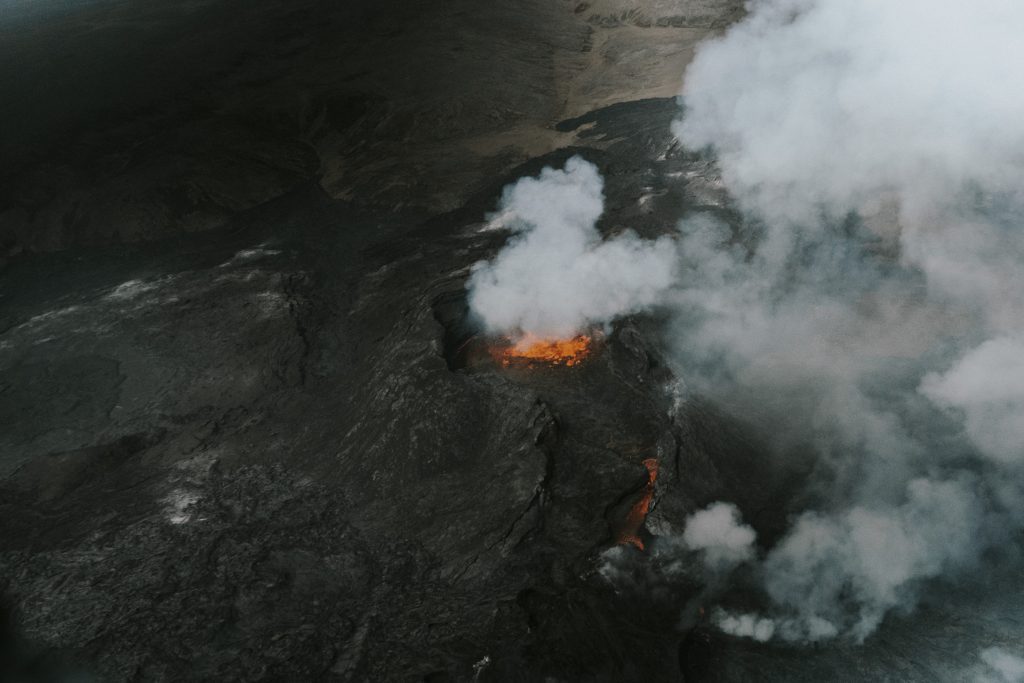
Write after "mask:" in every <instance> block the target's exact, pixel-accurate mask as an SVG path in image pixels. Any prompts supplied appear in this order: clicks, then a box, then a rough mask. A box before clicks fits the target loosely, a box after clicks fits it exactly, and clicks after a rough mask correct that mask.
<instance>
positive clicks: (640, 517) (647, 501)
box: [617, 458, 658, 550]
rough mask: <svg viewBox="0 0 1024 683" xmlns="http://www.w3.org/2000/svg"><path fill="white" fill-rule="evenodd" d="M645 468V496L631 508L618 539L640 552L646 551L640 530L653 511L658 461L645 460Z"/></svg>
mask: <svg viewBox="0 0 1024 683" xmlns="http://www.w3.org/2000/svg"><path fill="white" fill-rule="evenodd" d="M644 467H646V468H647V486H645V487H644V495H643V496H642V497H641V498H640V500H638V501H637V502H635V503H634V504H633V507H632V508H630V510H629V514H628V515H626V521H625V524H623V527H622V531H620V532H619V536H618V539H617V540H618V542H619V544H620V545H621V544H625V543H628V544H630V545H632V546H635V547H636V548H639V549H640V550H643V549H644V542H643V540H642V539H641V538H640V528H641V527H642V526H643V525H644V522H645V521H646V520H647V513H648V512H650V511H651V501H652V500H654V482H656V481H657V480H658V459H657V458H647V459H646V460H644Z"/></svg>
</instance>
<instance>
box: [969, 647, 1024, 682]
mask: <svg viewBox="0 0 1024 683" xmlns="http://www.w3.org/2000/svg"><path fill="white" fill-rule="evenodd" d="M980 658H981V662H982V666H981V667H979V669H981V670H980V671H976V672H975V675H974V678H973V683H1024V658H1021V657H1018V656H1017V655H1015V654H1013V653H1011V652H1007V651H1006V650H1004V649H1002V648H999V647H990V648H987V649H985V650H982V652H981V655H980Z"/></svg>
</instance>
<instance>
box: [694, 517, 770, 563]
mask: <svg viewBox="0 0 1024 683" xmlns="http://www.w3.org/2000/svg"><path fill="white" fill-rule="evenodd" d="M756 538H757V534H756V533H755V532H754V530H753V529H751V528H750V527H749V526H747V525H745V524H743V523H742V522H741V521H740V511H739V509H738V508H737V507H736V506H735V505H733V504H732V503H714V504H712V505H709V506H708V507H707V508H706V509H704V510H699V511H697V512H695V513H693V514H692V515H690V517H689V518H688V519H687V521H686V528H685V529H684V530H683V538H682V542H683V544H684V545H685V546H686V547H687V548H690V549H691V550H700V551H703V553H704V563H705V564H706V565H707V567H708V568H709V569H712V570H721V569H730V568H732V567H734V566H736V565H737V564H740V563H742V562H746V561H747V560H750V559H752V558H753V557H754V540H755V539H756Z"/></svg>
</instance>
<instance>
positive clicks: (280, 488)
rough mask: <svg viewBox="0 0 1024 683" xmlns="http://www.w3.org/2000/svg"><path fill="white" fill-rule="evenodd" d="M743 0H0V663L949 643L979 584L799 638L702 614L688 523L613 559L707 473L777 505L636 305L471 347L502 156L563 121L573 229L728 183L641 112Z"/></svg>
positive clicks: (424, 670)
mask: <svg viewBox="0 0 1024 683" xmlns="http://www.w3.org/2000/svg"><path fill="white" fill-rule="evenodd" d="M741 15H742V7H741V3H739V2H736V1H732V0H702V1H700V2H683V1H682V0H680V1H678V2H668V1H654V0H634V1H632V2H629V1H625V0H623V1H621V2H617V1H612V0H608V1H607V2H593V3H588V2H567V1H566V0H523V1H517V2H508V3H480V2H474V1H472V0H452V1H449V2H426V1H421V0H412V1H409V2H398V1H395V2H390V1H389V2H362V1H356V2H347V3H337V2H327V1H325V0H288V1H283V0H244V1H243V0H190V1H188V2H170V1H168V0H138V1H132V2H128V1H127V0H120V1H118V0H109V1H106V0H92V1H90V2H80V3H58V2H39V3H31V2H23V1H22V2H12V3H7V4H3V5H0V92H2V93H3V94H2V96H0V122H2V127H0V249H2V254H0V264H2V265H0V425H2V430H0V591H2V600H3V606H2V610H3V617H4V619H5V622H6V623H5V624H4V626H3V629H4V630H3V634H2V636H0V637H2V638H3V641H2V643H0V678H3V680H10V681H93V680H95V681H114V682H118V681H218V682H221V683H223V682H227V681H264V680H265V681H429V682H440V681H674V680H679V681H682V680H685V681H716V680H721V681H761V680H806V681H824V680H850V681H853V680H873V681H902V680H945V678H944V676H945V675H946V674H944V673H943V672H944V668H943V664H942V661H941V658H939V657H937V656H935V654H934V653H935V652H943V653H949V652H954V653H955V652H961V651H962V652H963V653H968V652H973V646H971V645H969V644H968V643H966V642H964V643H963V644H962V645H960V644H958V643H961V640H962V638H961V635H962V634H963V633H964V632H966V631H968V630H971V631H972V632H973V630H974V629H977V628H986V627H985V624H986V623H989V622H991V624H992V626H991V628H992V629H996V630H998V629H999V628H1002V627H1001V626H998V625H997V622H999V618H998V616H996V617H993V616H991V615H992V614H993V613H996V612H998V611H999V610H1000V609H1002V607H1000V605H994V606H990V607H988V608H986V609H987V610H988V611H983V610H976V611H968V610H966V609H961V607H958V606H956V605H952V604H948V603H943V604H936V605H929V604H925V605H924V606H923V607H922V608H921V609H920V610H919V611H918V612H917V613H916V614H915V615H914V616H913V617H909V616H899V615H897V616H896V617H895V618H894V619H893V620H890V621H889V622H887V623H886V625H885V626H884V627H883V629H882V631H881V632H880V635H879V637H877V638H875V639H873V640H871V641H869V642H868V643H866V644H865V645H863V646H854V645H847V644H843V645H832V646H822V647H815V648H802V647H796V646H779V645H771V644H756V643H752V642H750V641H743V640H739V639H734V638H730V637H728V636H725V635H723V634H721V633H720V632H718V631H716V630H714V629H712V628H710V626H709V625H708V624H707V623H706V620H705V617H704V610H703V607H702V603H701V600H702V596H703V595H705V591H706V590H707V585H706V581H705V578H704V577H703V575H702V573H701V569H700V566H699V562H697V560H695V559H694V560H693V566H692V567H689V566H682V567H678V566H677V567H675V568H674V570H673V571H674V572H675V574H676V576H677V579H676V580H675V581H673V582H671V583H670V584H666V585H664V586H661V585H660V584H659V583H658V582H657V581H653V582H647V583H644V582H638V583H637V587H636V588H635V589H623V588H622V587H621V586H615V585H613V584H610V583H609V582H608V581H607V580H606V579H605V578H604V577H603V576H602V574H601V571H600V566H601V559H600V558H601V554H602V553H603V552H604V551H606V550H608V549H609V548H612V547H616V546H620V547H621V552H623V553H625V554H627V555H628V556H630V557H631V558H632V560H631V561H632V562H633V563H634V566H635V568H636V569H635V570H636V571H637V572H650V573H653V574H657V573H658V572H659V571H662V568H660V567H659V566H658V564H657V562H656V561H655V560H654V559H651V558H649V557H648V555H647V554H646V551H645V550H644V548H645V547H646V546H649V545H650V543H651V540H652V539H653V538H654V537H655V536H657V535H659V534H660V533H669V532H671V531H672V530H678V529H679V527H680V525H681V524H682V522H683V520H684V519H685V518H686V516H687V515H688V514H690V513H692V512H693V511H695V510H697V509H699V508H701V507H703V506H705V505H707V504H709V503H712V502H714V501H716V500H729V501H732V502H735V503H736V504H737V505H738V506H739V508H740V509H742V510H743V512H744V515H745V518H746V519H747V520H749V522H750V523H751V525H752V526H753V527H754V528H756V529H757V531H758V534H759V539H761V540H762V541H764V542H770V541H771V539H773V538H778V536H779V535H780V534H782V533H783V531H784V530H785V527H786V519H787V515H789V514H790V513H791V512H792V511H793V509H792V506H794V505H796V504H797V502H796V501H795V498H794V495H793V492H794V491H795V490H796V484H795V482H797V481H799V480H800V478H801V477H802V476H803V474H804V472H803V471H802V470H801V469H800V467H799V466H794V468H792V470H790V471H779V470H778V469H774V470H771V471H769V470H768V469H767V468H766V467H765V466H764V465H763V463H764V459H763V458H761V457H759V456H760V452H759V449H758V446H757V443H758V442H757V439H756V438H755V437H754V436H752V435H751V433H750V432H749V430H748V427H747V425H745V424H744V422H743V421H742V420H740V419H736V417H735V416H729V415H726V414H724V413H723V412H721V411H720V410H718V409H717V408H716V407H715V406H714V405H711V404H710V403H703V402H701V401H699V400H698V401H689V402H687V403H686V404H685V405H682V406H679V405H676V404H674V403H673V400H672V397H671V395H670V393H669V392H667V391H666V387H667V386H671V385H672V382H673V381H674V379H675V378H674V377H673V372H672V370H671V369H670V366H669V364H667V363H666V362H665V359H664V354H665V349H664V348H663V336H664V333H665V325H664V319H663V318H662V317H661V316H660V315H659V313H658V311H657V310H654V311H652V312H649V313H646V314H644V315H636V316H627V317H625V318H622V319H619V320H617V321H616V322H615V324H614V325H613V326H612V327H611V329H610V330H609V331H608V332H607V333H606V334H603V335H601V338H600V339H599V341H598V343H596V344H595V346H594V347H593V349H592V350H591V356H590V357H589V358H588V359H587V360H586V362H583V363H580V364H578V365H574V366H571V367H570V366H565V365H555V366H536V367H535V366H515V365H513V366H508V367H506V366H503V365H502V364H501V363H498V362H495V361H494V359H493V358H491V357H489V356H488V355H487V353H486V350H485V349H483V346H482V345H486V340H483V339H482V338H481V336H480V330H479V329H477V328H476V327H474V322H473V320H472V318H471V316H469V313H468V308H467V301H466V279H467V277H468V274H469V269H470V267H471V266H472V265H473V264H474V263H476V262H477V261H479V260H481V259H486V258H489V257H491V256H493V255H494V254H495V253H496V251H497V250H498V249H499V248H500V247H501V246H502V245H503V244H504V243H505V241H506V239H507V237H508V234H507V232H505V231H503V230H501V229H500V228H499V229H494V228H493V227H492V226H491V225H490V223H489V214H490V212H491V211H493V210H494V209H495V208H496V207H497V205H498V201H499V198H500V196H501V191H502V188H503V187H504V186H506V185H507V184H509V183H512V182H514V181H515V180H516V179H518V178H520V177H522V176H526V175H531V174H536V173H537V172H539V171H540V170H541V168H543V167H544V166H555V167H558V166H560V165H561V164H563V163H564V162H565V160H566V159H568V158H569V157H571V156H573V155H580V156H582V157H583V158H585V159H586V160H588V161H590V162H592V163H593V164H595V165H596V166H597V167H598V168H599V170H600V171H601V173H602V174H603V176H604V179H605V195H606V203H607V209H606V212H605V214H604V215H603V217H602V219H601V221H600V223H599V226H598V227H599V229H600V230H601V232H602V233H603V234H605V235H614V234H617V233H619V232H621V231H622V230H623V229H624V228H627V227H628V228H631V229H633V230H635V231H636V232H637V233H639V234H640V236H642V237H648V238H654V237H657V236H659V235H663V234H667V233H668V232H670V231H671V230H672V229H673V227H674V225H675V222H676V221H677V220H678V219H679V218H680V217H681V216H683V215H685V214H687V213H688V212H704V213H712V214H715V215H718V216H720V217H721V218H722V220H724V221H727V222H731V223H733V224H738V223H739V222H741V220H742V219H741V218H740V217H739V215H738V214H737V212H736V211H735V210H734V209H733V208H732V206H731V205H730V201H729V199H728V197H727V195H726V192H725V190H724V189H723V186H722V183H721V181H720V179H719V177H718V174H717V171H716V170H715V166H714V163H713V160H712V159H710V158H708V156H707V155H706V154H704V153H701V152H697V151H692V150H687V149H684V148H682V147H681V146H680V145H679V143H678V142H677V141H676V140H675V139H674V138H673V136H672V134H671V132H670V124H671V122H672V120H673V119H674V118H676V117H677V116H678V115H679V106H680V105H679V103H678V101H677V99H676V97H675V94H676V92H677V91H678V90H679V84H680V82H681V78H682V73H683V69H684V67H685V65H686V64H687V62H688V60H689V59H690V55H691V54H692V50H693V46H694V45H695V44H696V43H697V42H699V41H700V40H701V39H703V38H704V37H706V36H708V35H712V34H714V33H716V32H719V31H721V30H722V29H724V27H726V26H727V25H729V23H730V22H732V21H735V20H736V19H737V18H738V17H740V16H741ZM482 349H483V350H482ZM651 460H654V461H656V463H657V465H656V466H657V478H656V480H652V474H651V469H650V466H648V465H647V464H645V463H647V462H649V461H651ZM638 505H639V506H646V507H644V508H643V510H644V512H647V510H648V509H649V514H646V515H645V514H641V515H640V516H639V517H637V515H636V514H634V510H635V509H638V508H637V506H638ZM627 537H629V538H632V539H633V541H632V542H630V543H625V544H623V539H625V538H627ZM684 565H685V562H684ZM680 575H681V576H684V577H690V578H689V579H684V580H679V579H678V576H680ZM1007 580H1008V581H1010V582H1011V583H1012V581H1013V577H1009V578H1008V579H1007ZM644 586H646V588H645V587H644ZM651 586H658V587H657V588H656V589H655V588H651ZM986 591H991V587H989V588H986ZM987 594H988V593H987ZM964 600H967V601H968V602H969V600H968V598H966V597H965V598H964ZM972 604H973V603H972ZM1005 609H1007V610H1009V609H1010V607H1006V608H1005ZM993 610H995V612H993ZM909 619H913V620H914V624H915V626H914V627H913V628H911V627H910V626H908V625H906V623H905V622H904V621H901V620H909ZM999 623H1002V622H999ZM958 648H960V649H959V650H958ZM965 656H966V655H965ZM949 680H954V679H949Z"/></svg>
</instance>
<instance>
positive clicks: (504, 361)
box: [491, 334, 593, 368]
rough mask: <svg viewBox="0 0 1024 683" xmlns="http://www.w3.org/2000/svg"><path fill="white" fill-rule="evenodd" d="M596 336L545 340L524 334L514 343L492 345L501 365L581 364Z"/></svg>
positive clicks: (583, 335) (493, 352)
mask: <svg viewBox="0 0 1024 683" xmlns="http://www.w3.org/2000/svg"><path fill="white" fill-rule="evenodd" d="M592 346H593V337H591V336H590V335H586V334H579V335H576V336H575V337H572V338H570V339H544V338H542V337H538V336H535V335H532V334H527V335H524V336H523V337H522V338H521V339H520V340H519V341H518V342H516V343H515V344H510V345H507V346H493V347H492V348H491V355H492V356H493V357H494V360H495V361H497V362H498V363H500V364H501V365H502V367H506V368H507V367H511V366H513V365H526V366H532V365H539V364H543V365H564V366H566V367H572V366H574V365H579V364H580V363H582V362H583V361H584V360H586V358H587V357H588V356H589V355H590V353H591V349H592Z"/></svg>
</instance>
